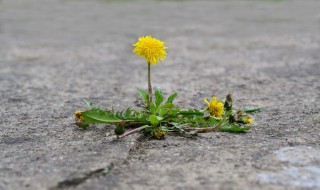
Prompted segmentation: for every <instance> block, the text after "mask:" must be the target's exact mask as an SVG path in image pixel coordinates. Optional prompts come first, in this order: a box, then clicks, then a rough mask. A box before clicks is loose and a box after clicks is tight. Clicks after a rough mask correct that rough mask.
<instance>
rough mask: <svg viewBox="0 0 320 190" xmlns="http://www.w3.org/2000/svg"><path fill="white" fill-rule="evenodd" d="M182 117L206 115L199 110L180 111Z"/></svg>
mask: <svg viewBox="0 0 320 190" xmlns="http://www.w3.org/2000/svg"><path fill="white" fill-rule="evenodd" d="M179 114H180V115H185V116H186V115H189V116H203V115H204V113H203V112H201V111H199V110H197V109H190V110H180V111H179Z"/></svg>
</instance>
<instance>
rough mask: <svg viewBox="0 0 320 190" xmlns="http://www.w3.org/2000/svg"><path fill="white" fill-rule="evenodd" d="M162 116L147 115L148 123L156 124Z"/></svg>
mask: <svg viewBox="0 0 320 190" xmlns="http://www.w3.org/2000/svg"><path fill="white" fill-rule="evenodd" d="M162 119H163V118H162V117H159V116H156V115H150V116H149V120H150V123H151V124H152V125H157V124H158V123H159V121H161V120H162Z"/></svg>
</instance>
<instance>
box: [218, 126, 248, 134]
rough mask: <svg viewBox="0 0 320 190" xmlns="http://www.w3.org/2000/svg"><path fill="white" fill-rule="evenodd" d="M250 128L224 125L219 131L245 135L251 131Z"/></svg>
mask: <svg viewBox="0 0 320 190" xmlns="http://www.w3.org/2000/svg"><path fill="white" fill-rule="evenodd" d="M250 129H251V127H250V126H244V127H240V126H239V125H224V126H221V128H220V129H219V130H220V131H221V132H230V133H244V132H246V131H248V130H250Z"/></svg>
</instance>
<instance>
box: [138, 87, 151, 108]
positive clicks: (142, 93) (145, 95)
mask: <svg viewBox="0 0 320 190" xmlns="http://www.w3.org/2000/svg"><path fill="white" fill-rule="evenodd" d="M137 91H138V93H139V95H140V96H141V98H142V99H143V100H144V102H145V103H146V104H149V94H148V92H146V91H145V90H142V89H141V88H137Z"/></svg>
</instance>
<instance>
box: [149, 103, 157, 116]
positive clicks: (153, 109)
mask: <svg viewBox="0 0 320 190" xmlns="http://www.w3.org/2000/svg"><path fill="white" fill-rule="evenodd" d="M150 112H151V114H156V112H157V107H156V105H155V103H154V102H151V103H150Z"/></svg>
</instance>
